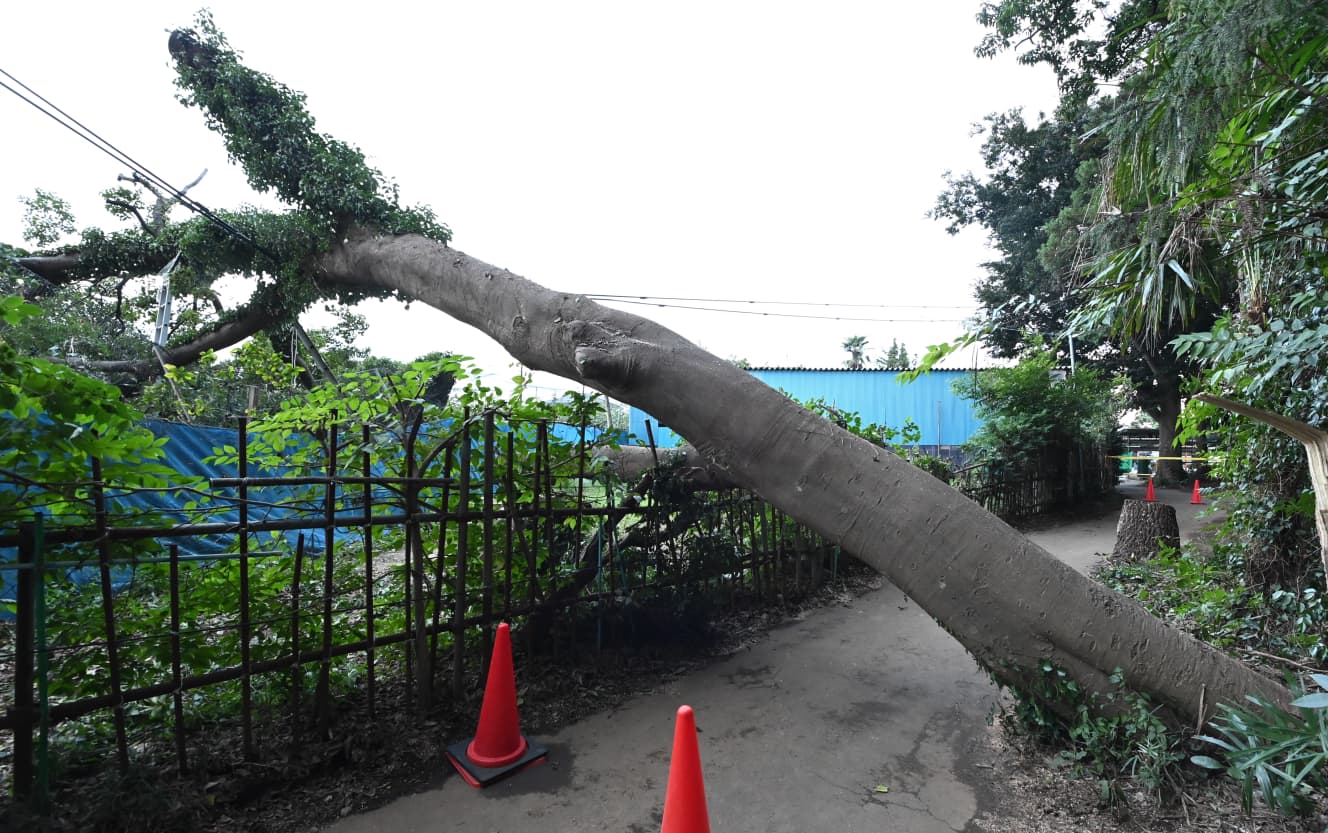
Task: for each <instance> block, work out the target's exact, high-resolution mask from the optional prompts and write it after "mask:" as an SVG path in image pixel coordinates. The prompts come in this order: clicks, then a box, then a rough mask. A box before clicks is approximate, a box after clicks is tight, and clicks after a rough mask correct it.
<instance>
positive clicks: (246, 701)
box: [236, 415, 255, 761]
mask: <svg viewBox="0 0 1328 833" xmlns="http://www.w3.org/2000/svg"><path fill="white" fill-rule="evenodd" d="M236 440H237V442H236V447H237V449H238V451H239V455H238V456H239V458H240V459H239V475H240V488H239V494H240V527H239V529H238V530H237V531H236V535H237V536H238V539H239V545H240V732H241V737H242V747H243V748H242V754H243V756H244V760H246V761H252V760H254V758H255V755H254V714H253V709H254V684H253V679H252V677H251V675H250V667H251V665H250V663H251V657H250V654H249V643H250V641H251V640H252V638H253V631H252V627H251V625H250V622H249V486H248V484H247V483H245V479H246V478H247V477H249V417H248V415H245V416H241V417H240V432H239V436H238V437H237V438H236Z"/></svg>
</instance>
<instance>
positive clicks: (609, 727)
mask: <svg viewBox="0 0 1328 833" xmlns="http://www.w3.org/2000/svg"><path fill="white" fill-rule="evenodd" d="M1123 489H1124V490H1125V491H1126V494H1127V495H1128V496H1134V495H1133V491H1135V490H1137V491H1139V492H1140V495H1139V496H1142V486H1137V487H1136V486H1134V485H1126V486H1124V487H1123ZM1159 497H1160V498H1162V499H1163V500H1166V501H1167V502H1169V503H1173V505H1176V506H1177V507H1178V509H1179V512H1178V514H1179V515H1180V517H1181V518H1182V534H1188V533H1189V532H1190V531H1192V530H1193V529H1194V528H1195V523H1194V520H1193V518H1194V515H1195V512H1194V509H1195V508H1197V507H1191V506H1190V505H1189V503H1188V500H1189V495H1188V494H1183V495H1182V494H1181V493H1179V492H1173V491H1170V490H1162V491H1161V492H1160V494H1159ZM1115 522H1116V518H1115V515H1114V514H1113V515H1111V516H1110V517H1107V518H1102V519H1096V520H1090V521H1086V522H1084V523H1082V524H1074V525H1071V526H1068V527H1060V528H1057V529H1051V530H1046V531H1044V532H1038V533H1035V534H1034V535H1033V536H1032V537H1033V538H1034V540H1037V541H1038V542H1039V543H1040V544H1042V545H1043V546H1045V547H1047V548H1048V549H1052V548H1053V547H1056V548H1057V549H1052V552H1054V553H1056V554H1058V555H1061V556H1062V557H1065V558H1067V560H1069V561H1071V563H1074V564H1075V565H1076V566H1077V567H1080V568H1081V569H1085V568H1086V567H1087V565H1088V564H1089V563H1090V562H1091V560H1092V557H1093V554H1094V553H1096V552H1102V551H1104V550H1105V551H1109V550H1110V549H1111V547H1112V544H1113V543H1114V541H1115ZM1081 563H1082V566H1081ZM517 673H518V674H520V669H518V670H517ZM996 696H997V692H996V689H995V687H994V686H993V685H992V684H991V683H990V681H989V680H988V678H987V676H986V675H985V674H984V673H982V672H981V671H979V670H978V668H977V666H976V665H975V664H974V663H973V660H971V659H970V658H969V657H968V655H967V654H966V653H965V652H964V651H963V649H962V648H960V646H959V644H958V643H957V642H955V641H954V640H953V639H951V638H950V637H949V636H948V635H947V634H946V633H945V632H944V631H943V630H942V629H941V628H940V626H938V625H937V624H936V623H935V622H934V621H933V620H932V619H931V617H929V616H928V615H926V614H925V613H923V612H922V611H921V610H920V609H919V608H918V607H917V605H915V604H913V603H911V602H910V601H909V600H908V599H906V598H905V597H904V595H903V594H902V593H900V591H899V590H897V589H896V588H894V587H893V586H891V585H889V584H886V585H885V586H884V587H883V588H882V589H881V590H878V591H875V592H872V593H868V594H866V595H863V596H860V597H858V598H857V599H854V600H852V601H851V602H850V603H847V604H844V605H835V606H830V607H826V608H822V609H820V610H815V611H812V612H811V613H809V614H808V615H807V616H806V617H805V618H803V619H802V620H801V621H798V622H794V623H792V624H789V625H785V626H783V627H780V628H778V629H776V630H775V631H773V632H772V633H771V634H770V636H769V638H767V639H766V640H764V641H763V642H761V643H760V644H759V645H756V646H753V647H752V648H751V649H750V650H747V651H744V652H742V653H739V654H737V655H735V656H732V657H730V658H728V659H726V660H723V661H720V662H716V663H715V664H713V665H711V666H709V667H707V668H705V669H703V670H701V671H697V672H695V673H692V674H689V675H688V676H686V677H685V678H682V679H679V680H676V681H674V682H671V683H669V684H667V685H666V686H665V687H663V689H662V690H660V691H658V692H656V693H653V694H650V695H646V696H641V697H637V698H634V699H632V700H630V701H629V702H627V703H626V704H625V705H624V706H623V707H622V708H620V709H618V710H616V711H613V712H609V713H605V714H600V715H596V716H594V717H591V718H589V719H586V720H583V721H581V722H579V723H576V724H574V725H572V726H568V727H566V728H565V729H563V730H562V731H561V732H559V733H558V734H556V735H554V736H552V737H541V738H540V740H541V741H543V742H546V743H547V744H548V745H549V747H550V749H551V752H550V755H549V760H548V762H547V763H545V764H543V765H541V766H537V767H535V768H533V769H531V770H527V771H526V772H523V773H520V774H518V775H517V776H515V777H514V778H512V779H510V780H508V781H505V782H502V783H500V784H498V785H495V786H493V787H490V788H488V789H486V790H476V789H472V788H471V787H469V786H468V785H466V784H465V783H464V782H463V781H462V780H461V779H460V778H459V777H457V776H456V775H455V774H449V775H447V776H446V777H445V778H444V779H443V781H442V783H441V785H440V786H439V787H437V788H436V789H432V790H429V791H426V792H421V793H417V794H415V795H412V796H408V797H405V798H402V799H399V800H397V801H395V802H394V803H392V804H390V805H388V806H386V807H383V808H381V809H379V810H376V811H373V812H370V813H365V814H363V815H360V816H352V817H349V818H346V819H343V820H341V821H340V822H338V823H336V824H334V825H332V826H331V827H329V828H327V830H328V831H329V833H368V831H393V833H425V831H427V832H428V833H438V831H449V833H523V831H558V832H559V833H563V832H564V831H567V832H570V831H617V833H621V832H622V831H630V832H631V833H655V831H658V830H659V827H660V821H661V817H662V815H661V814H662V808H663V802H664V792H665V786H666V784H667V781H668V766H669V750H670V748H671V744H672V740H673V716H674V713H675V711H676V710H677V707H678V706H679V705H681V704H684V703H686V704H689V705H691V706H693V707H694V708H695V709H696V715H697V726H698V728H699V730H700V747H701V758H702V764H703V769H704V775H705V781H706V792H707V796H708V799H709V808H710V821H711V826H712V829H714V830H715V831H724V833H810V832H812V831H827V833H831V832H832V831H833V833H886V832H887V831H889V832H891V833H893V832H894V831H899V833H959V832H960V831H965V830H972V829H975V828H972V827H970V826H969V823H970V821H971V820H972V819H973V818H974V816H975V815H977V814H978V812H979V811H980V810H983V809H986V810H988V811H990V810H991V808H993V807H994V806H995V802H994V801H992V800H991V793H990V792H989V791H990V790H991V789H993V788H995V784H994V781H993V777H992V770H991V768H990V767H991V762H990V761H989V760H988V759H987V757H986V756H987V755H989V753H988V752H987V747H986V744H985V742H984V741H983V733H984V732H985V731H986V721H987V717H988V714H989V711H990V709H991V708H992V706H993V704H994V703H995V701H996ZM438 766H439V769H440V771H450V766H449V765H448V764H447V763H445V762H442V761H440V762H439V764H438ZM878 788H884V789H885V790H888V791H886V792H882V791H879V790H878Z"/></svg>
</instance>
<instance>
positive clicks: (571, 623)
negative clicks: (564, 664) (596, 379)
mask: <svg viewBox="0 0 1328 833" xmlns="http://www.w3.org/2000/svg"><path fill="white" fill-rule="evenodd" d="M579 428H580V430H579V432H578V434H577V441H576V526H575V532H574V537H573V538H572V540H573V541H576V546H577V549H578V552H577V553H576V555H575V556H574V558H575V559H576V560H575V561H574V562H573V565H572V566H573V567H575V568H576V569H577V570H578V571H580V569H581V567H582V564H581V562H580V552H579V550H580V548H581V547H583V546H585V542H584V539H583V538H582V534H583V531H584V529H585V507H586V415H585V414H584V413H583V414H582V415H581V425H580V427H579ZM570 601H571V604H569V605H568V607H567V613H568V616H567V621H568V630H570V631H571V657H572V660H573V661H574V662H575V661H576V655H577V640H576V626H577V619H578V616H577V605H576V602H577V599H576V598H572V599H571V600H570Z"/></svg>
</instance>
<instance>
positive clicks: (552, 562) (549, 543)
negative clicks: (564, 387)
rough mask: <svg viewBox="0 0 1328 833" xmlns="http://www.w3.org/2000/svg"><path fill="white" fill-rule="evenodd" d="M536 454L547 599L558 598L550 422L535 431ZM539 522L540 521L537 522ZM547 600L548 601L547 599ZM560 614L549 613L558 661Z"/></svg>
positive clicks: (555, 656)
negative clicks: (539, 460)
mask: <svg viewBox="0 0 1328 833" xmlns="http://www.w3.org/2000/svg"><path fill="white" fill-rule="evenodd" d="M535 446H536V451H535V453H536V454H538V455H539V456H540V457H541V458H543V460H544V468H543V470H542V472H541V473H542V474H543V476H544V482H543V483H539V482H536V484H535V490H536V491H539V490H540V489H541V488H542V489H543V490H544V517H543V518H542V519H541V520H543V521H544V569H545V570H546V571H547V574H548V584H547V585H546V590H547V591H548V592H547V598H548V599H551V598H556V596H557V593H558V560H559V559H558V553H557V552H556V551H555V548H554V537H553V529H554V517H553V458H552V456H551V455H550V454H549V421H548V420H547V419H541V420H540V421H539V423H538V425H537V426H536V429H535ZM537 522H538V521H537ZM546 600H547V599H546ZM558 614H559V611H558V609H557V608H552V609H550V611H549V620H550V621H551V622H553V625H552V627H550V628H549V639H550V642H551V644H552V647H553V658H554V659H555V660H556V659H558V624H557V623H558Z"/></svg>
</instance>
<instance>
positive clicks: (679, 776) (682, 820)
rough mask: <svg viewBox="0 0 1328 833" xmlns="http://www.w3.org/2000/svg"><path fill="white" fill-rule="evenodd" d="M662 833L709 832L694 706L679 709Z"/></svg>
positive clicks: (674, 732)
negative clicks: (693, 711)
mask: <svg viewBox="0 0 1328 833" xmlns="http://www.w3.org/2000/svg"><path fill="white" fill-rule="evenodd" d="M660 833H710V816H709V814H708V813H707V812H706V797H705V782H704V781H703V780H702V778H701V751H700V749H698V748H697V743H696V716H695V715H694V714H693V713H692V707H691V706H682V707H680V708H679V709H678V725H677V727H676V728H675V729H674V730H673V758H672V759H671V760H670V762H669V789H668V792H666V793H665V794H664V826H663V827H662V828H661V829H660Z"/></svg>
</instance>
